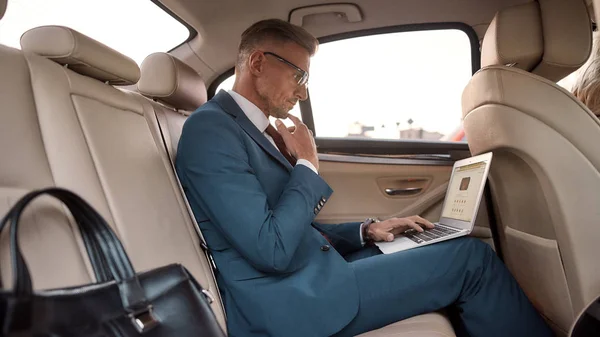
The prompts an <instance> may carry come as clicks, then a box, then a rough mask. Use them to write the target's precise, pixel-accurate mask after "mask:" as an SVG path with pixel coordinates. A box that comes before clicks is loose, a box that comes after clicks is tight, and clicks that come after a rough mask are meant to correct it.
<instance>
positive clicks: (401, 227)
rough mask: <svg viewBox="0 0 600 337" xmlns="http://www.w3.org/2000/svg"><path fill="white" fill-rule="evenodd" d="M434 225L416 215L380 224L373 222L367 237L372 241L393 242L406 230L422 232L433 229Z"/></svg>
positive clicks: (391, 219) (392, 219)
mask: <svg viewBox="0 0 600 337" xmlns="http://www.w3.org/2000/svg"><path fill="white" fill-rule="evenodd" d="M433 227H434V225H433V224H432V223H431V222H429V221H427V220H426V219H423V218H421V217H420V216H418V215H413V216H409V217H407V218H390V219H387V220H384V221H380V222H374V223H372V224H371V225H370V226H369V229H368V231H367V235H368V236H369V239H371V240H374V241H376V242H377V241H387V242H391V241H394V237H395V236H396V235H399V234H402V233H404V232H406V231H407V230H411V229H414V230H416V231H417V232H422V231H423V228H433Z"/></svg>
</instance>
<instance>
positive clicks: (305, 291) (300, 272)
mask: <svg viewBox="0 0 600 337" xmlns="http://www.w3.org/2000/svg"><path fill="white" fill-rule="evenodd" d="M176 168H177V173H178V175H179V177H180V179H181V183H182V185H183V188H184V191H185V193H186V195H187V197H188V199H189V201H190V204H191V206H192V210H193V212H194V215H195V216H196V220H197V221H198V223H199V225H200V228H201V229H202V232H203V234H204V236H205V238H206V241H207V243H208V246H209V247H210V250H211V251H212V253H213V257H214V260H215V263H216V265H217V268H218V270H219V272H218V274H217V279H218V283H219V287H220V290H221V294H222V295H223V300H224V302H225V308H226V313H227V318H228V323H227V324H228V330H229V333H230V336H277V337H282V336H285V337H294V336H298V337H309V336H319V337H323V336H329V335H331V334H333V333H335V332H337V331H339V330H340V329H341V328H343V327H344V326H345V325H347V324H348V323H349V322H350V321H351V320H352V319H353V318H354V316H355V315H356V313H357V310H358V304H359V303H358V301H359V299H358V290H357V285H356V279H355V275H354V272H353V270H352V269H351V268H350V266H349V265H348V263H347V262H346V261H345V260H344V258H343V257H342V256H341V255H340V254H346V253H349V252H352V251H355V250H358V249H360V248H361V242H360V234H359V226H360V223H346V224H340V225H325V224H317V223H314V222H313V219H314V217H315V216H316V213H318V209H320V207H317V205H318V204H319V202H321V201H322V200H323V201H326V200H327V199H328V198H329V196H330V195H331V193H332V190H331V188H330V187H329V186H328V185H327V183H325V181H324V180H323V179H321V177H319V176H318V175H317V174H315V173H314V172H313V171H311V170H310V169H309V168H308V167H306V166H303V165H297V166H295V167H292V166H291V165H290V164H289V163H288V162H287V161H286V159H285V158H284V157H283V156H282V155H281V153H280V152H279V151H278V150H277V149H276V148H275V147H274V146H273V145H272V144H271V143H270V142H269V141H268V140H267V139H266V138H265V137H264V136H263V135H262V134H261V132H260V131H259V130H258V129H257V128H256V127H255V126H254V125H253V124H252V122H250V120H249V119H248V118H247V117H246V115H245V114H244V113H243V111H242V110H241V109H240V108H239V106H238V105H237V103H236V102H235V101H234V100H233V98H231V96H230V95H229V94H227V93H226V92H224V91H221V92H220V93H218V94H217V95H216V96H215V97H214V98H213V99H212V100H211V101H209V102H208V103H206V104H204V105H203V106H202V107H201V108H199V109H198V110H197V111H195V112H194V113H193V114H192V115H191V116H190V117H189V118H188V119H187V121H186V122H185V125H184V127H183V133H182V135H181V139H180V141H179V147H178V156H177V159H176ZM316 228H317V229H318V230H320V231H321V232H323V233H325V234H326V235H327V236H328V238H329V239H330V240H331V242H332V244H333V246H334V248H335V249H333V248H332V249H330V250H328V251H327V250H322V249H321V247H322V246H324V245H328V244H329V242H327V240H326V239H325V238H324V237H323V236H322V235H321V233H319V231H318V230H317V229H316Z"/></svg>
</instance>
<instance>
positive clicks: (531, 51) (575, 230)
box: [462, 0, 600, 335]
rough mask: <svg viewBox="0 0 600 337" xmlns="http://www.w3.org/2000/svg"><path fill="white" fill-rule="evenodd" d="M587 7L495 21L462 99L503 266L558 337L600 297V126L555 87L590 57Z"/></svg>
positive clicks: (532, 8)
mask: <svg viewBox="0 0 600 337" xmlns="http://www.w3.org/2000/svg"><path fill="white" fill-rule="evenodd" d="M590 49H591V24H590V20H589V17H588V13H587V9H586V6H585V3H584V1H583V0H572V1H564V0H540V1H539V2H530V3H526V4H523V5H519V6H516V7H510V8H507V9H505V10H502V11H500V12H499V13H497V14H496V16H495V18H494V20H493V21H492V23H491V25H490V27H489V29H488V31H487V32H486V35H485V38H484V40H483V46H482V56H481V62H482V69H481V70H479V71H478V72H477V73H476V74H475V75H474V76H473V78H472V79H471V81H470V82H469V84H468V85H467V87H466V88H465V90H464V93H463V97H462V107H463V116H464V128H465V132H466V135H467V138H468V143H469V147H470V149H471V152H472V153H473V155H477V154H481V153H485V152H488V151H491V152H493V153H494V159H493V162H492V166H491V171H490V183H491V188H492V192H493V197H494V201H495V206H496V214H497V217H498V219H497V220H498V221H497V223H498V226H499V241H500V243H501V248H502V251H503V254H504V260H505V263H506V265H507V266H508V268H509V269H510V271H511V272H512V273H513V275H514V276H515V277H516V279H517V280H518V282H519V283H520V285H521V286H522V287H523V289H524V291H525V292H526V294H527V295H528V296H529V298H530V299H531V300H532V302H533V303H534V305H535V306H536V307H537V309H538V310H540V311H541V313H542V314H543V315H544V316H546V317H547V318H548V319H549V320H550V321H551V322H552V324H553V325H554V328H555V329H556V331H557V332H559V333H560V334H561V335H564V334H566V332H567V331H568V329H569V326H570V324H571V323H572V321H573V319H574V313H577V312H579V311H580V310H581V309H582V307H583V305H585V303H587V302H589V301H590V300H591V299H592V298H594V297H595V296H597V294H598V293H600V268H598V256H600V226H598V223H599V221H600V207H599V206H600V152H599V151H598V147H597V144H598V142H599V141H600V121H599V120H598V119H597V118H596V117H595V116H594V115H593V114H592V113H591V112H590V111H589V110H588V109H587V108H586V107H585V106H584V105H583V104H582V103H581V102H579V101H578V100H577V99H576V98H575V97H574V96H573V95H571V94H570V93H569V92H567V91H566V90H564V89H562V88H561V87H559V86H558V85H556V83H555V82H556V81H558V80H560V79H561V78H563V77H564V76H566V75H568V74H569V73H571V72H572V71H574V70H575V69H577V68H578V67H580V66H581V65H582V64H584V62H585V61H586V59H587V58H588V55H589V54H590Z"/></svg>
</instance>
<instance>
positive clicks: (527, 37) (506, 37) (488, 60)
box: [481, 0, 592, 82]
mask: <svg viewBox="0 0 600 337" xmlns="http://www.w3.org/2000/svg"><path fill="white" fill-rule="evenodd" d="M591 34H592V28H591V21H590V17H589V15H588V12H587V7H586V5H585V2H584V1H583V0H571V1H565V0H539V2H535V1H534V2H529V3H526V4H522V5H518V6H513V7H508V8H506V9H504V10H501V11H499V12H498V13H496V16H495V17H494V19H493V20H492V23H491V24H490V27H489V28H488V30H487V32H486V33H485V37H484V39H483V45H482V48H481V49H482V51H481V66H482V67H485V66H490V65H507V66H513V67H516V68H520V69H523V70H526V71H529V72H531V73H533V74H536V75H539V76H542V77H545V78H547V79H549V80H551V81H554V82H556V81H559V80H560V79H562V78H563V77H565V76H567V75H568V74H570V73H571V72H573V71H574V70H576V69H577V68H579V67H581V66H582V65H583V64H584V63H585V61H586V60H587V58H588V56H589V55H590V51H591V46H592V35H591Z"/></svg>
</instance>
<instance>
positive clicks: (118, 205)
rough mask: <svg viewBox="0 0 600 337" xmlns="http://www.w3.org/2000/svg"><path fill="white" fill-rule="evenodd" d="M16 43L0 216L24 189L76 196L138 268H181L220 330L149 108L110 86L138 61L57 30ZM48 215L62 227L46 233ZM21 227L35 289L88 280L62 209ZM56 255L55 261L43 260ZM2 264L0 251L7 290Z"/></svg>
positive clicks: (10, 57)
mask: <svg viewBox="0 0 600 337" xmlns="http://www.w3.org/2000/svg"><path fill="white" fill-rule="evenodd" d="M21 44H22V48H23V50H24V53H21V52H19V51H16V50H12V49H10V48H5V47H2V48H3V49H1V50H0V69H2V70H3V71H7V72H8V71H9V70H12V72H14V73H15V74H14V76H10V77H9V78H10V82H8V81H7V80H4V81H0V83H2V84H1V87H0V89H2V90H0V97H1V98H2V101H3V102H4V104H5V105H7V106H10V107H11V108H9V109H6V110H4V112H3V113H2V114H0V119H1V120H0V121H1V123H0V125H2V126H4V127H2V132H0V140H3V142H2V143H1V144H3V146H1V147H0V155H2V158H3V160H4V161H6V162H9V163H10V164H9V165H3V167H2V169H0V178H1V179H0V181H2V182H3V185H4V186H2V188H0V191H3V192H1V194H0V197H2V196H4V198H5V199H6V201H3V202H2V203H0V207H1V209H0V212H3V211H5V210H6V209H7V208H8V207H9V205H10V204H12V203H14V202H15V201H16V198H17V197H18V196H20V195H22V194H24V193H26V192H27V191H29V190H31V189H36V188H41V187H46V186H60V187H65V188H68V189H71V190H73V191H74V192H76V193H78V194H80V195H81V196H82V197H84V198H85V199H86V200H88V201H89V202H90V203H91V204H92V205H93V206H94V207H95V208H96V209H97V210H98V211H99V212H100V213H101V214H102V215H103V216H104V217H105V218H106V220H107V221H108V222H109V224H110V225H111V226H112V227H113V229H114V230H115V232H116V233H117V234H118V235H119V237H120V239H121V240H122V242H123V244H124V246H125V248H126V249H127V252H128V254H129V256H130V258H131V261H132V263H133V265H134V267H135V268H136V270H137V271H143V270H148V269H151V268H156V267H159V266H163V265H166V264H170V263H181V264H182V265H184V266H185V267H186V268H187V269H188V270H189V271H190V272H191V273H192V275H193V276H194V277H195V278H196V279H197V280H198V282H199V283H200V284H202V286H203V287H204V288H206V289H208V290H209V291H210V292H211V293H212V294H213V295H214V297H215V299H216V301H215V302H214V303H213V305H212V307H213V310H214V311H215V314H216V315H217V318H218V320H219V322H220V323H221V325H222V326H223V327H225V324H224V323H225V320H224V314H223V309H222V305H221V303H220V301H219V298H218V296H216V294H217V292H218V290H217V288H216V285H215V283H214V281H213V278H212V274H211V273H212V272H211V269H210V265H209V262H208V261H207V260H206V258H205V256H204V254H203V252H202V251H201V248H200V244H199V239H198V236H197V233H196V231H195V228H194V225H193V223H192V220H191V217H190V214H189V213H188V212H187V209H186V206H185V203H184V200H183V197H182V195H181V194H180V192H179V188H178V187H177V183H176V179H175V176H174V175H173V172H172V170H171V169H170V167H169V166H168V159H167V158H166V153H165V152H164V149H163V148H162V140H160V137H157V134H156V133H155V132H154V130H152V121H153V119H154V112H153V111H152V107H151V105H150V102H148V101H146V100H142V99H140V97H139V95H135V94H132V93H126V92H123V91H121V90H118V89H115V88H114V87H113V86H111V85H109V84H135V83H136V82H137V80H138V77H139V68H138V66H137V64H135V62H133V61H132V60H131V59H129V58H127V57H125V56H123V55H121V54H119V53H118V52H116V51H114V50H112V49H110V48H108V47H106V46H104V45H102V44H100V43H98V42H96V41H94V40H92V39H90V38H88V37H86V36H84V35H81V34H79V33H77V32H75V31H73V30H70V29H67V28H64V27H57V26H51V27H40V28H36V29H33V30H30V31H28V32H26V33H25V34H24V35H23V37H22V40H21ZM39 55H43V56H44V57H41V56H39ZM48 58H49V59H51V60H54V61H55V62H52V61H50V60H48ZM59 63H60V64H62V65H65V66H64V67H63V66H61V65H59ZM67 68H68V69H67ZM7 72H3V74H4V73H7ZM12 72H11V73H12ZM84 75H85V76H84ZM3 78H4V77H3ZM11 88H12V89H11ZM5 89H7V90H5ZM7 102H10V103H7ZM13 105H14V108H13ZM149 122H150V124H149ZM154 123H155V122H154ZM4 129H6V130H4ZM4 131H6V132H4ZM8 144H10V145H8ZM4 182H6V183H4ZM61 213H62V214H61ZM46 214H54V216H55V217H56V218H57V219H58V220H57V222H62V223H58V224H57V225H55V226H47V223H46ZM42 217H43V221H41V219H42ZM61 217H62V219H61ZM27 220H29V221H27V222H33V224H32V223H27V224H26V225H24V226H23V228H22V230H21V233H20V240H21V242H23V243H24V247H23V248H24V249H23V250H24V254H25V256H26V258H27V261H28V262H29V265H30V268H31V271H32V277H33V282H34V287H35V288H36V289H40V288H48V287H64V286H66V285H74V284H82V283H89V282H91V280H92V279H93V277H92V275H93V273H92V272H91V270H90V268H89V264H88V263H87V256H86V255H85V250H84V249H83V248H82V246H81V244H80V242H78V241H80V239H79V237H78V236H77V235H76V233H75V231H74V230H69V227H68V226H66V225H65V224H64V213H63V212H62V211H58V212H57V209H56V208H53V209H50V210H48V211H47V212H46V213H43V214H41V213H39V211H37V212H36V215H35V217H32V218H30V219H27ZM37 222H40V223H39V225H37ZM3 246H4V247H6V242H4V243H3ZM53 251H60V254H59V255H57V256H49V253H50V252H53ZM7 259H8V257H7V255H6V252H5V250H3V255H2V278H3V280H4V281H5V283H6V282H7V281H8V280H10V278H11V276H10V268H8V266H9V264H8V263H6V262H7ZM52 261H57V262H55V263H54V264H53V263H52ZM59 261H60V262H59ZM48 264H49V265H48ZM86 267H87V268H86ZM57 271H60V273H57Z"/></svg>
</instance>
